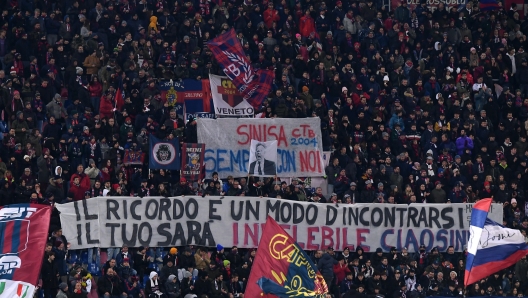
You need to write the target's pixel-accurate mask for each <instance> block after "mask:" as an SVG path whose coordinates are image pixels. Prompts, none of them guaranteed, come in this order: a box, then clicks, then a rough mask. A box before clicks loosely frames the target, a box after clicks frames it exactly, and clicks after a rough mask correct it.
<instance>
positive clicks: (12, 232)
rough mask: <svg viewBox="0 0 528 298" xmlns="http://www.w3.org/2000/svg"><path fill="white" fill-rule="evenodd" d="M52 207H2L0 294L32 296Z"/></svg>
mask: <svg viewBox="0 0 528 298" xmlns="http://www.w3.org/2000/svg"><path fill="white" fill-rule="evenodd" d="M50 216H51V207H50V206H44V205H38V204H17V205H8V206H3V207H2V209H0V239H1V240H0V266H1V268H2V270H0V297H33V294H34V292H35V285H36V284H37V282H38V278H39V274H40V268H41V266H42V260H43V259H44V248H45V246H46V241H47V239H48V229H49V223H50Z"/></svg>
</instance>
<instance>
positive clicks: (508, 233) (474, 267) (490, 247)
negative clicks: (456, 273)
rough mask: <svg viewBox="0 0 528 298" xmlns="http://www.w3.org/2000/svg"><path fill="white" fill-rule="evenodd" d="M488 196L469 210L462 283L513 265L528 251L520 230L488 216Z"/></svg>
mask: <svg viewBox="0 0 528 298" xmlns="http://www.w3.org/2000/svg"><path fill="white" fill-rule="evenodd" d="M491 200H492V199H484V200H480V201H478V202H477V203H475V205H474V206H473V210H472V212H471V223H470V227H469V232H470V236H469V241H468V254H467V260H466V272H465V274H464V285H465V286H468V285H471V284H473V283H475V282H478V281H479V280H482V279H483V278H486V276H489V275H491V274H493V273H495V272H499V271H500V270H502V269H505V268H508V267H510V266H512V265H513V264H515V263H517V262H518V261H519V260H520V259H521V258H522V257H523V256H525V255H527V254H528V244H526V242H525V239H524V236H523V235H522V233H521V231H520V230H514V229H509V228H506V227H503V226H502V225H500V224H498V223H496V222H494V221H493V220H491V219H489V218H488V210H489V209H490V207H491Z"/></svg>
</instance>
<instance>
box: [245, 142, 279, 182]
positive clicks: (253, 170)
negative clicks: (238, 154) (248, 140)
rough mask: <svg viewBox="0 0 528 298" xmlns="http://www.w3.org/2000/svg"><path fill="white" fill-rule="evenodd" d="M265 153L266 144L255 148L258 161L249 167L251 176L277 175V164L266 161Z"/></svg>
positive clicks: (259, 144)
mask: <svg viewBox="0 0 528 298" xmlns="http://www.w3.org/2000/svg"><path fill="white" fill-rule="evenodd" d="M265 152H266V145H265V144H263V143H258V144H257V146H255V158H256V160H255V161H254V162H252V163H251V164H250V165H249V174H251V175H255V176H262V175H275V174H277V167H276V166H275V162H273V161H271V160H266V159H264V155H265Z"/></svg>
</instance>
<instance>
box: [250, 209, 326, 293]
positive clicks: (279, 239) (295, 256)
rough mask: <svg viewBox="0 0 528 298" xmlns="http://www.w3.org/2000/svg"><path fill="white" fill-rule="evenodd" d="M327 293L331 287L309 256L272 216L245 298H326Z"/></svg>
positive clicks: (256, 258) (252, 270)
mask: <svg viewBox="0 0 528 298" xmlns="http://www.w3.org/2000/svg"><path fill="white" fill-rule="evenodd" d="M326 293H328V286H327V285H326V283H325V281H324V279H323V276H322V275H321V274H320V273H319V270H318V269H317V267H316V266H315V264H314V263H313V262H312V260H311V259H310V257H309V256H308V254H306V252H305V251H304V250H303V249H301V247H300V246H299V245H298V244H297V243H296V242H295V241H294V240H293V238H292V237H291V236H290V235H289V234H288V233H286V231H284V229H283V228H282V227H281V226H280V225H279V224H278V223H277V222H276V221H275V220H274V219H273V218H271V217H270V216H268V219H267V221H266V227H265V228H264V232H263V234H262V237H261V238H260V243H259V246H258V249H257V255H256V256H255V260H254V262H253V266H252V268H251V274H250V275H249V280H248V285H247V289H246V292H245V294H244V297H246V298H257V297H259V298H260V297H264V298H266V297H269V298H270V297H280V298H287V297H311V298H324V297H326Z"/></svg>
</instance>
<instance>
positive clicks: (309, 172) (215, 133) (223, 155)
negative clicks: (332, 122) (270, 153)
mask: <svg viewBox="0 0 528 298" xmlns="http://www.w3.org/2000/svg"><path fill="white" fill-rule="evenodd" d="M252 139H255V140H259V141H262V142H266V141H273V140H277V175H279V176H281V177H320V176H323V175H324V165H323V159H322V154H323V150H322V140H321V130H320V119H319V118H304V119H280V118H279V119H216V120H212V119H199V121H198V142H199V143H205V147H206V151H205V163H206V165H205V170H206V177H211V175H212V173H213V172H218V174H219V176H220V178H226V177H227V176H229V175H232V176H234V177H244V176H246V175H247V173H248V166H249V165H248V163H249V147H250V143H251V140H252Z"/></svg>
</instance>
